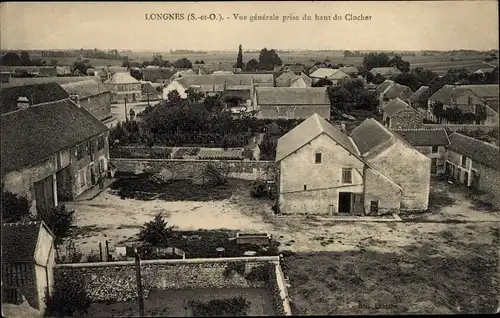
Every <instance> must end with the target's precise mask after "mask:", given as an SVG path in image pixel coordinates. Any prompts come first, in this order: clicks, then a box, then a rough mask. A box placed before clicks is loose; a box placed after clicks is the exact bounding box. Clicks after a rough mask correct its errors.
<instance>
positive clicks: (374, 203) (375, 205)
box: [370, 200, 378, 214]
mask: <svg viewBox="0 0 500 318" xmlns="http://www.w3.org/2000/svg"><path fill="white" fill-rule="evenodd" d="M372 213H378V200H374V201H370V214H372Z"/></svg>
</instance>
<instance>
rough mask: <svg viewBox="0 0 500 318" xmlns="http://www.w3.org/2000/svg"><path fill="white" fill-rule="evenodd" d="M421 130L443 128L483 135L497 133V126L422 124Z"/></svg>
mask: <svg viewBox="0 0 500 318" xmlns="http://www.w3.org/2000/svg"><path fill="white" fill-rule="evenodd" d="M423 128H430V129H438V128H444V129H446V130H449V131H456V132H461V131H466V132H482V133H485V134H487V133H490V132H492V131H497V132H498V126H486V125H459V124H455V125H454V124H424V127H423Z"/></svg>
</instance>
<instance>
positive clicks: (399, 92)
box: [384, 83, 413, 100]
mask: <svg viewBox="0 0 500 318" xmlns="http://www.w3.org/2000/svg"><path fill="white" fill-rule="evenodd" d="M411 95H413V91H412V90H411V88H409V87H408V86H405V85H401V84H398V83H394V85H392V86H391V87H390V88H389V89H388V90H387V91H386V92H385V93H384V97H385V98H388V99H393V98H396V97H399V98H401V99H403V100H406V99H408V98H410V97H411Z"/></svg>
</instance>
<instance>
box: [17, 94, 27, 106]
mask: <svg viewBox="0 0 500 318" xmlns="http://www.w3.org/2000/svg"><path fill="white" fill-rule="evenodd" d="M28 107H30V101H29V100H28V98H27V97H24V96H21V97H19V98H18V99H17V108H18V109H26V108H28Z"/></svg>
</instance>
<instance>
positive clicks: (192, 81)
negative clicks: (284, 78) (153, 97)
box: [176, 74, 274, 88]
mask: <svg viewBox="0 0 500 318" xmlns="http://www.w3.org/2000/svg"><path fill="white" fill-rule="evenodd" d="M252 79H253V83H255V84H262V83H268V84H269V85H271V84H273V83H274V80H273V75H272V74H232V75H188V76H183V77H181V78H179V79H176V81H178V82H179V84H181V85H182V86H184V87H185V88H189V87H191V86H196V85H224V84H226V85H228V86H230V85H232V86H235V85H251V84H252Z"/></svg>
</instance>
